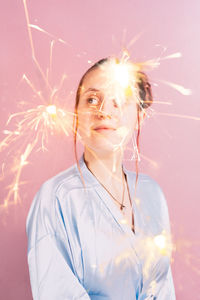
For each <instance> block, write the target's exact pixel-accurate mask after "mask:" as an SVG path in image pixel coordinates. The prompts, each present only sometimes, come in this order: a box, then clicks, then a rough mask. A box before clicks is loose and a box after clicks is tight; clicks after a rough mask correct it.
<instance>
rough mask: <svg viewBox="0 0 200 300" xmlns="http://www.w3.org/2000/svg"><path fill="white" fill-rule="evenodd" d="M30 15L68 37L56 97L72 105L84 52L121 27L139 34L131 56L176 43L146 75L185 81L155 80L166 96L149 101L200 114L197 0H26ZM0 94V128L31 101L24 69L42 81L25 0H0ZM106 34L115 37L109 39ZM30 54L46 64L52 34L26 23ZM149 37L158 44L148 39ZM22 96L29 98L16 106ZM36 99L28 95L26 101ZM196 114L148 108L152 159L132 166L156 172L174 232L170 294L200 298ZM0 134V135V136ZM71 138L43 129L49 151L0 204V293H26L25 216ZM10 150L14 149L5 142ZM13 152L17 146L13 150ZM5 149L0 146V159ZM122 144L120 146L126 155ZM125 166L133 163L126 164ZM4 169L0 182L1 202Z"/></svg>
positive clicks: (59, 51)
mask: <svg viewBox="0 0 200 300" xmlns="http://www.w3.org/2000/svg"><path fill="white" fill-rule="evenodd" d="M27 2H28V3H27V5H28V8H29V14H30V22H31V23H32V24H36V25H38V26H40V27H42V28H43V29H45V30H47V31H48V32H50V33H52V34H53V35H55V36H57V37H60V38H62V39H63V40H65V41H66V42H67V43H69V45H64V44H61V43H56V46H55V51H54V59H53V70H54V72H53V78H52V82H54V83H55V84H58V82H59V79H60V76H61V74H62V73H64V72H65V73H66V74H67V75H68V79H67V80H66V82H65V85H64V87H63V89H62V92H61V94H60V97H61V99H62V101H66V103H67V105H69V107H72V106H73V101H74V95H73V94H72V95H70V91H75V89H76V86H77V83H78V81H79V79H80V77H81V74H82V73H83V71H84V70H86V69H87V68H88V62H87V61H88V60H92V61H97V60H98V59H100V58H103V57H106V56H108V55H110V54H118V53H119V51H120V49H121V46H122V44H123V43H122V40H123V35H124V32H125V31H126V39H125V41H126V43H125V44H128V42H129V41H130V40H131V39H132V38H134V37H135V36H136V35H137V34H138V33H142V35H141V37H140V39H139V40H138V41H137V42H136V43H135V44H134V45H133V46H132V47H131V48H130V53H131V57H132V59H133V60H135V61H144V60H148V59H151V58H156V57H158V56H159V55H160V53H161V51H162V47H166V48H167V50H166V52H165V54H164V55H169V54H172V53H175V52H181V53H182V58H179V59H171V60H166V61H163V62H162V64H161V66H160V67H159V68H158V69H156V70H154V71H152V72H149V73H148V75H149V77H150V78H151V81H152V82H157V83H158V80H159V79H163V80H167V81H171V82H174V83H178V84H181V85H183V86H184V87H186V88H189V89H191V90H192V92H193V94H192V95H191V96H183V95H182V94H180V93H178V92H177V91H175V90H173V89H172V88H170V87H168V86H166V85H163V84H161V83H160V84H159V85H158V86H157V87H156V86H155V87H153V92H154V97H155V100H157V101H164V102H171V103H172V105H164V104H163V105H162V104H154V106H153V108H154V109H155V111H157V112H165V113H172V114H181V115H189V116H199V115H200V114H199V113H200V101H199V94H200V88H199V87H200V84H199V78H200V74H199V68H200V55H199V53H200V39H199V37H200V26H199V11H200V2H199V0H193V1H188V0H176V1H174V0H169V1H159V0H151V1H150V0H149V1H148V0H141V1H135V0H132V1H131V0H125V1H116V0H115V1H114V0H110V1H109V0H84V1H77V0H73V1H66V0H65V1H64V0H59V1H58V0H49V1H47V0H43V1H39V0H30V1H27ZM0 23H1V24H0V36H1V47H0V63H1V68H0V101H1V118H0V124H1V128H2V130H1V132H2V131H3V129H4V128H5V123H6V120H7V118H8V116H9V114H10V113H14V112H16V111H21V110H24V108H27V107H30V106H34V105H35V104H36V105H38V100H34V98H33V93H32V91H31V90H30V88H28V87H27V85H26V84H25V83H20V80H21V78H22V75H23V74H24V73H26V74H27V75H28V76H29V78H31V80H32V81H33V82H34V84H35V85H36V86H37V88H38V89H41V81H40V78H39V76H38V72H37V71H36V68H35V66H34V64H33V62H32V60H31V51H30V44H29V40H28V34H27V28H26V22H25V15H24V9H23V1H20V0H7V1H4V3H3V5H2V6H1V10H0ZM112 37H114V39H112ZM33 40H34V45H35V51H36V56H37V58H38V60H39V62H40V64H41V66H42V67H43V68H44V69H45V68H46V66H47V64H48V56H49V44H50V41H51V38H49V37H48V36H47V35H44V34H43V33H41V32H39V31H36V30H33ZM157 44H159V45H161V46H162V47H158V46H156V45H157ZM20 101H26V102H27V103H28V105H29V106H28V105H27V106H26V105H25V106H24V107H22V106H20ZM34 101H36V102H34ZM199 124H200V123H199V121H197V120H192V119H186V118H178V117H169V116H159V115H156V116H154V117H152V118H150V119H148V120H146V122H145V124H144V127H143V130H142V137H141V152H142V154H143V155H144V156H145V157H148V158H149V159H151V160H154V161H156V162H157V167H154V166H152V164H150V163H149V161H147V160H145V159H142V161H141V163H140V171H141V172H143V173H147V174H149V175H150V176H152V177H153V178H154V179H156V180H157V181H158V182H159V184H160V185H161V187H162V189H163V191H164V193H165V196H166V199H167V202H168V206H169V212H170V218H171V226H172V233H173V241H174V243H175V245H176V252H174V255H173V258H174V262H173V264H172V270H173V275H174V283H175V288H176V295H177V299H181V300H188V299H200V296H199V295H200V288H199V278H198V277H199V273H200V268H199V267H200V257H199V252H200V239H199V233H200V230H199V211H200V204H199V201H198V200H199V167H200V159H199V138H200V134H199ZM3 137H4V136H3V134H1V138H3ZM71 145H72V139H71V138H63V137H61V136H58V137H51V138H50V140H49V144H48V149H49V151H48V152H45V153H42V152H37V153H33V154H32V155H31V157H30V159H29V165H27V166H26V167H25V168H24V171H23V174H22V180H25V181H27V183H26V185H23V186H22V187H21V198H22V201H21V203H20V204H18V205H10V206H9V207H8V209H6V210H5V209H3V210H2V209H1V210H0V214H1V216H0V218H1V219H0V234H1V247H0V290H1V299H6V300H11V299H20V300H25V299H26V300H28V299H32V296H31V290H30V283H29V275H28V266H27V257H26V251H27V250H26V249H27V239H26V233H25V220H26V216H27V213H28V210H29V207H30V204H31V201H32V199H33V196H34V194H35V193H36V191H37V190H38V188H39V186H40V185H41V184H42V183H43V182H44V180H46V179H48V178H49V177H51V176H53V175H55V174H56V173H57V172H59V171H61V170H63V169H65V168H67V167H68V166H70V165H71V164H72V162H74V156H73V150H72V147H71ZM15 150H16V151H17V149H13V151H15ZM13 153H15V152H13ZM9 155H11V154H10V153H9V152H8V151H6V152H4V153H3V154H2V155H1V163H2V162H3V160H4V159H6V158H7V157H8V160H9ZM129 157H130V153H127V154H126V158H129ZM126 165H127V167H128V168H129V169H134V164H132V163H130V162H129V163H127V162H126ZM10 180H11V178H9V177H8V178H5V179H4V180H3V181H1V182H0V188H1V198H0V201H1V204H3V199H4V197H5V195H6V186H7V185H9V184H10Z"/></svg>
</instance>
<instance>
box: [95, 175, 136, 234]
mask: <svg viewBox="0 0 200 300" xmlns="http://www.w3.org/2000/svg"><path fill="white" fill-rule="evenodd" d="M90 172H91V173H92V174H93V175H94V173H93V172H92V171H91V170H90ZM123 174H124V172H123ZM94 176H95V175H94ZM95 177H96V176H95ZM125 178H126V179H125ZM96 179H97V180H98V178H97V177H96ZM125 180H126V186H127V191H128V197H129V201H130V205H131V211H132V201H131V196H130V191H129V187H128V183H127V177H126V174H124V176H123V193H122V203H120V202H119V201H118V200H117V199H116V198H115V197H114V196H113V194H112V193H111V192H110V191H109V190H108V189H107V188H106V187H105V185H104V184H102V183H101V182H100V181H99V180H98V181H99V183H100V184H101V185H102V186H103V188H104V189H105V190H106V191H107V192H108V194H109V195H110V196H111V197H112V198H113V199H114V200H115V201H116V202H117V203H118V204H120V210H121V211H122V210H123V209H124V208H125V207H126V206H125V205H124V204H123V203H124V191H125V184H124V182H125ZM131 215H132V226H131V230H132V231H133V233H134V234H135V225H134V215H133V211H132V214H131Z"/></svg>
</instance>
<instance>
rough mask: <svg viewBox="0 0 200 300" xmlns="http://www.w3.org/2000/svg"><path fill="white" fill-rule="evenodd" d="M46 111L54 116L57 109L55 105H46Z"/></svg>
mask: <svg viewBox="0 0 200 300" xmlns="http://www.w3.org/2000/svg"><path fill="white" fill-rule="evenodd" d="M46 111H47V112H48V113H49V114H50V115H52V116H55V115H56V112H57V109H56V106H55V105H48V106H47V108H46Z"/></svg>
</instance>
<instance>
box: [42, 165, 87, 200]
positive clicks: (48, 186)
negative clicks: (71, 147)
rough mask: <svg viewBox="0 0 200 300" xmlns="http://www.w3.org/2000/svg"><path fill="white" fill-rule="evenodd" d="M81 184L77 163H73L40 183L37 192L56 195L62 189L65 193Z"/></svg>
mask: <svg viewBox="0 0 200 300" xmlns="http://www.w3.org/2000/svg"><path fill="white" fill-rule="evenodd" d="M81 186H82V182H81V177H80V173H79V170H78V168H77V165H76V164H74V165H72V166H71V167H69V168H67V169H66V170H64V171H62V172H60V173H58V174H56V175H55V176H53V177H51V178H49V179H48V180H46V181H45V182H44V183H43V184H42V185H41V187H40V189H39V191H38V192H37V194H38V193H39V194H43V193H48V194H49V193H50V194H51V195H54V196H57V195H58V194H60V193H61V191H62V192H64V193H65V195H66V194H67V193H68V192H69V191H70V190H72V189H74V188H80V187H81ZM45 198H46V197H45ZM48 199H49V198H48Z"/></svg>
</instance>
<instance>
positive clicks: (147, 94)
mask: <svg viewBox="0 0 200 300" xmlns="http://www.w3.org/2000/svg"><path fill="white" fill-rule="evenodd" d="M108 61H109V58H103V59H101V60H99V61H98V62H97V63H95V64H94V65H93V66H91V67H90V68H89V69H88V70H87V71H86V72H85V74H84V75H83V76H82V78H81V80H80V82H79V85H78V89H77V92H76V102H75V108H74V122H73V128H74V150H75V158H76V162H77V166H78V169H79V172H80V174H81V178H82V181H83V184H84V180H83V177H82V173H81V170H80V166H79V163H78V157H77V151H76V141H77V129H78V115H77V109H78V104H79V98H80V93H81V88H82V85H83V81H84V79H85V77H86V75H87V74H88V73H89V72H90V71H92V70H94V69H96V68H99V67H100V66H101V65H102V64H104V63H106V62H108ZM136 85H137V87H138V96H139V104H138V103H137V121H138V130H137V136H136V144H137V148H138V153H140V148H139V137H140V114H139V112H140V111H141V110H142V109H146V108H148V107H149V106H150V105H151V104H152V102H153V97H152V91H151V85H150V83H149V81H148V77H147V75H146V74H145V73H144V72H142V71H137V82H136ZM135 165H136V183H135V191H136V185H137V181H138V157H137V156H136V160H135ZM84 185H85V184H84Z"/></svg>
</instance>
